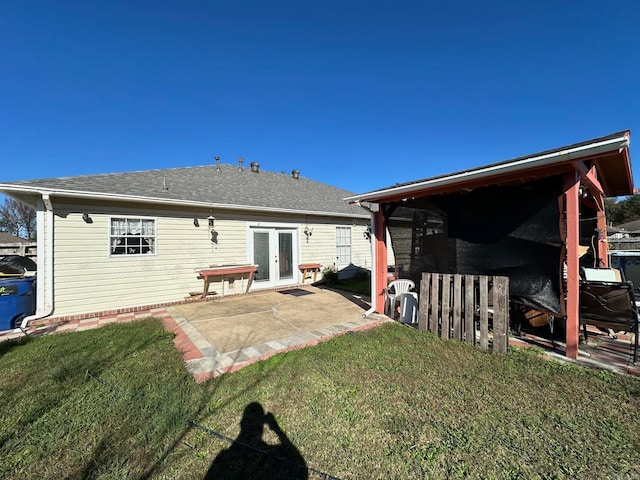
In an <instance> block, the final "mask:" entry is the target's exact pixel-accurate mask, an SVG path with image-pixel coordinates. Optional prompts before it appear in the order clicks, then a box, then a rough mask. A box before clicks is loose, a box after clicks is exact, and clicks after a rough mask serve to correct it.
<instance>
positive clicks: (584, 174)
mask: <svg viewBox="0 0 640 480" xmlns="http://www.w3.org/2000/svg"><path fill="white" fill-rule="evenodd" d="M573 167H574V168H575V169H576V170H577V172H578V173H579V174H580V179H581V180H582V183H584V184H585V185H586V186H587V187H588V188H589V189H590V190H592V191H593V193H594V194H595V193H596V192H598V193H599V194H600V195H604V190H603V188H602V185H601V184H600V180H598V175H597V172H596V167H595V165H592V166H591V167H587V166H586V165H585V163H584V162H583V161H578V162H573Z"/></svg>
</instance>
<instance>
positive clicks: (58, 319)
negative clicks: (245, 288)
mask: <svg viewBox="0 0 640 480" xmlns="http://www.w3.org/2000/svg"><path fill="white" fill-rule="evenodd" d="M302 286H307V287H308V286H309V285H302V284H298V285H288V286H286V287H278V288H268V289H264V290H256V291H253V292H243V293H230V294H228V295H224V296H220V295H208V296H207V297H206V298H191V297H187V298H185V299H184V300H175V301H173V302H162V303H154V304H149V305H138V306H134V307H123V308H115V309H112V310H101V311H95V312H86V313H79V314H75V315H55V314H54V315H51V316H49V317H45V318H40V319H37V320H32V321H30V322H29V325H32V326H34V327H40V326H46V325H52V324H55V323H66V322H72V321H76V320H86V319H87V318H104V317H110V316H116V315H121V314H123V313H138V312H145V311H147V310H153V309H156V308H166V307H171V306H174V305H184V304H187V303H193V302H212V301H216V300H220V299H222V298H230V297H240V296H243V295H256V294H260V293H264V292H274V291H279V290H288V289H290V288H294V287H302Z"/></svg>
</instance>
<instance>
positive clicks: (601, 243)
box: [596, 196, 609, 268]
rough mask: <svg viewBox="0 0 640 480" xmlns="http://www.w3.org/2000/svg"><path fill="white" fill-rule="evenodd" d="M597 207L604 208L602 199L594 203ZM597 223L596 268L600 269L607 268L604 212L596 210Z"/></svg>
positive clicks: (607, 249)
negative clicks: (598, 233)
mask: <svg viewBox="0 0 640 480" xmlns="http://www.w3.org/2000/svg"><path fill="white" fill-rule="evenodd" d="M596 203H597V204H598V205H603V206H604V197H603V196H600V198H599V199H598V201H597V202H596ZM596 215H597V222H598V231H599V232H600V235H599V237H600V238H598V266H599V267H600V268H609V248H608V244H607V219H606V216H605V212H604V210H598V213H597V214H596Z"/></svg>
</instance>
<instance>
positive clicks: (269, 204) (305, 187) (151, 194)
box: [3, 165, 367, 216]
mask: <svg viewBox="0 0 640 480" xmlns="http://www.w3.org/2000/svg"><path fill="white" fill-rule="evenodd" d="M3 186H4V187H7V186H21V187H28V188H33V189H34V190H43V189H44V190H53V191H58V192H70V191H72V192H78V193H82V194H86V195H91V194H101V195H110V196H114V197H116V196H119V195H127V196H136V197H146V198H147V199H149V198H151V199H154V200H157V201H158V202H162V201H169V202H175V201H183V202H185V203H189V202H204V203H208V204H212V205H225V206H229V207H231V206H237V207H240V208H243V207H244V208H252V207H253V208H255V207H257V208H264V209H269V210H273V211H300V212H309V213H318V214H321V213H326V214H339V215H348V216H367V215H366V212H365V211H364V210H363V209H362V208H360V207H357V206H355V205H349V204H347V203H346V202H345V201H344V200H343V199H344V198H345V197H348V196H351V195H353V192H349V191H347V190H342V189H340V188H336V187H332V186H330V185H327V184H324V183H320V182H316V181H314V180H310V179H307V178H304V177H300V178H299V179H295V178H293V177H292V176H291V175H290V174H285V173H273V172H267V171H263V170H260V171H259V172H252V171H251V169H250V168H244V170H242V171H240V170H239V168H238V166H237V165H236V166H234V165H220V169H219V170H218V168H217V166H216V165H207V166H199V167H185V168H170V169H158V170H146V171H138V172H125V173H111V174H101V175H85V176H77V177H59V178H48V179H38V180H25V181H16V182H11V183H6V184H3Z"/></svg>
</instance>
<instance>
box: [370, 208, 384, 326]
mask: <svg viewBox="0 0 640 480" xmlns="http://www.w3.org/2000/svg"><path fill="white" fill-rule="evenodd" d="M386 231H387V228H386V222H385V219H384V214H383V213H382V205H380V207H379V209H378V211H377V212H375V213H374V214H373V236H374V242H375V245H374V253H375V266H376V271H375V272H374V275H375V277H376V278H375V282H374V283H375V285H376V292H373V293H374V295H373V298H372V299H371V302H372V304H373V305H374V308H375V309H376V311H377V312H378V313H382V314H384V313H385V312H384V302H385V298H384V292H385V289H386V288H387V238H386Z"/></svg>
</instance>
